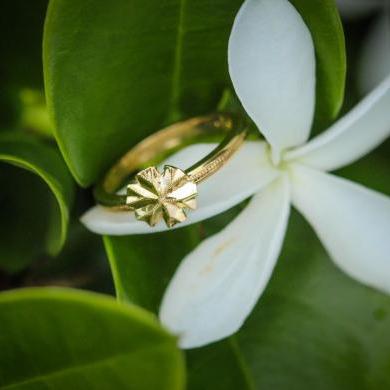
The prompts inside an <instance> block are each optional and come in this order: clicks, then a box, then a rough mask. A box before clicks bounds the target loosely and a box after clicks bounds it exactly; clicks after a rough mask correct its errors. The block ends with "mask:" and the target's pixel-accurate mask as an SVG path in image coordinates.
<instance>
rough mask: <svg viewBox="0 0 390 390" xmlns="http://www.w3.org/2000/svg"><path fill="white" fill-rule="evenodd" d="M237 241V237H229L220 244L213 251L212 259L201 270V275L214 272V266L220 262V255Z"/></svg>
mask: <svg viewBox="0 0 390 390" xmlns="http://www.w3.org/2000/svg"><path fill="white" fill-rule="evenodd" d="M235 241H236V239H235V238H229V239H228V240H226V241H224V242H223V243H222V244H220V245H219V246H218V247H217V248H216V249H215V250H214V252H213V253H212V255H211V258H210V261H209V262H208V263H207V264H206V265H205V266H204V267H203V268H202V269H201V270H200V271H199V275H207V274H209V273H211V272H213V271H214V267H215V265H216V263H217V262H218V256H219V255H220V254H221V253H222V252H223V251H224V250H225V249H226V248H228V247H229V246H230V245H231V244H232V243H233V242H235Z"/></svg>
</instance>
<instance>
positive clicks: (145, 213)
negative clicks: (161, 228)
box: [135, 204, 163, 226]
mask: <svg viewBox="0 0 390 390" xmlns="http://www.w3.org/2000/svg"><path fill="white" fill-rule="evenodd" d="M135 216H136V218H137V219H138V220H139V221H145V222H146V223H148V224H149V225H150V226H155V225H156V224H157V223H158V222H160V221H161V219H162V217H163V212H162V209H161V206H160V205H159V204H151V205H148V206H145V207H141V208H139V209H137V210H135Z"/></svg>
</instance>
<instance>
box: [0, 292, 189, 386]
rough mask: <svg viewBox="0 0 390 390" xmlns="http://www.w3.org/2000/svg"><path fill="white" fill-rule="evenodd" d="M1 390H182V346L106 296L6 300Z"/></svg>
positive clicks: (0, 319) (0, 335)
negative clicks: (50, 389) (45, 389)
mask: <svg viewBox="0 0 390 390" xmlns="http://www.w3.org/2000/svg"><path fill="white" fill-rule="evenodd" d="M0 324H1V332H0V350H1V354H0V388H1V389H21V390H22V389H42V388H52V389H58V390H61V389H66V390H68V389H83V390H84V389H91V390H92V389H99V390H100V389H134V390H153V389H155V390H165V389H166V390H175V389H183V387H184V367H183V366H184V363H183V358H182V355H181V353H180V351H179V350H178V349H177V347H176V340H175V338H174V337H173V336H171V335H169V334H168V333H167V332H166V331H165V330H163V329H162V328H161V327H160V326H159V325H158V323H157V321H156V319H155V318H154V317H153V316H152V315H150V314H149V313H147V312H146V311H143V310H142V309H139V308H137V307H135V306H129V305H121V304H119V303H117V302H115V301H114V299H112V298H109V297H107V296H104V295H100V294H94V293H87V292H81V291H77V290H70V289H56V288H36V289H24V290H18V291H11V292H5V293H2V294H0Z"/></svg>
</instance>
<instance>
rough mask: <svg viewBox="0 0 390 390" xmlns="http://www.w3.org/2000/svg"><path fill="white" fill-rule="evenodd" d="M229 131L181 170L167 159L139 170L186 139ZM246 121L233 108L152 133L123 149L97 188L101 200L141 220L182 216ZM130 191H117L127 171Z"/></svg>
mask: <svg viewBox="0 0 390 390" xmlns="http://www.w3.org/2000/svg"><path fill="white" fill-rule="evenodd" d="M223 132H227V133H228V134H227V135H226V137H225V138H224V139H223V141H222V142H221V144H219V145H218V147H216V148H215V149H214V150H213V151H212V152H211V153H209V154H208V155H207V156H206V157H204V158H203V159H201V160H200V161H198V162H197V163H196V164H194V165H192V166H191V167H190V168H188V169H187V170H185V171H184V170H182V169H180V168H176V167H173V166H169V165H166V166H164V168H163V172H162V173H161V172H159V170H158V169H157V168H156V167H155V166H149V167H147V168H146V169H143V170H141V171H139V167H142V166H145V165H147V164H149V163H150V161H152V160H153V161H155V160H156V159H158V158H159V156H160V155H162V156H163V157H166V155H167V153H168V154H169V152H170V151H176V150H177V149H178V147H180V146H185V145H188V143H190V142H191V141H195V140H196V139H198V138H199V137H201V136H205V135H207V136H210V135H213V134H221V133H223ZM246 134H247V132H246V127H245V123H244V121H243V120H242V119H241V118H240V117H237V116H235V115H232V114H226V113H225V114H215V115H210V116H206V117H197V118H192V119H189V120H186V121H183V122H179V123H176V124H174V125H171V126H169V127H167V128H165V129H162V130H160V131H158V132H157V133H155V134H152V135H151V136H149V137H148V138H146V139H145V140H143V141H142V142H141V143H139V144H138V145H136V146H135V147H134V148H132V149H131V150H130V151H129V152H128V153H127V154H125V155H124V156H123V157H122V158H121V159H120V160H119V161H118V163H117V164H115V165H114V166H113V167H112V168H111V169H110V170H109V171H108V173H107V174H106V176H105V178H104V179H103V180H102V181H101V182H100V183H99V184H98V185H97V187H96V188H95V191H94V195H95V198H96V200H97V202H98V203H100V204H101V205H103V206H107V207H111V208H114V209H117V210H121V211H123V210H124V211H133V212H134V214H135V217H136V218H137V219H138V220H140V221H145V222H147V223H148V224H149V225H150V226H155V225H156V224H158V223H159V222H160V221H161V220H162V219H164V221H165V223H166V225H167V226H168V227H172V226H174V225H175V224H177V223H180V222H183V221H185V220H186V218H187V214H186V211H187V210H194V209H195V208H196V206H197V202H196V197H197V195H198V191H197V183H199V182H201V181H203V180H205V179H206V178H208V177H209V176H211V175H212V174H213V173H214V172H216V171H217V170H219V169H220V168H221V167H222V166H223V165H225V163H226V162H227V161H228V160H229V159H230V157H231V156H232V155H233V154H234V152H235V151H237V150H238V148H239V147H240V146H241V144H242V143H243V141H244V139H245V137H246ZM129 176H130V177H131V179H130V182H129V183H128V184H127V186H126V188H127V193H126V195H121V194H117V193H116V192H117V191H118V189H120V188H121V187H123V185H124V184H125V182H126V180H128V177H129Z"/></svg>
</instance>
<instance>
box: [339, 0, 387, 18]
mask: <svg viewBox="0 0 390 390" xmlns="http://www.w3.org/2000/svg"><path fill="white" fill-rule="evenodd" d="M386 1H387V0H336V3H337V6H338V8H339V11H340V14H341V15H342V16H343V17H345V18H355V17H359V16H364V15H367V14H369V13H370V12H372V11H374V10H376V9H378V8H380V7H381V6H383V5H384V4H385V2H386Z"/></svg>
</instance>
